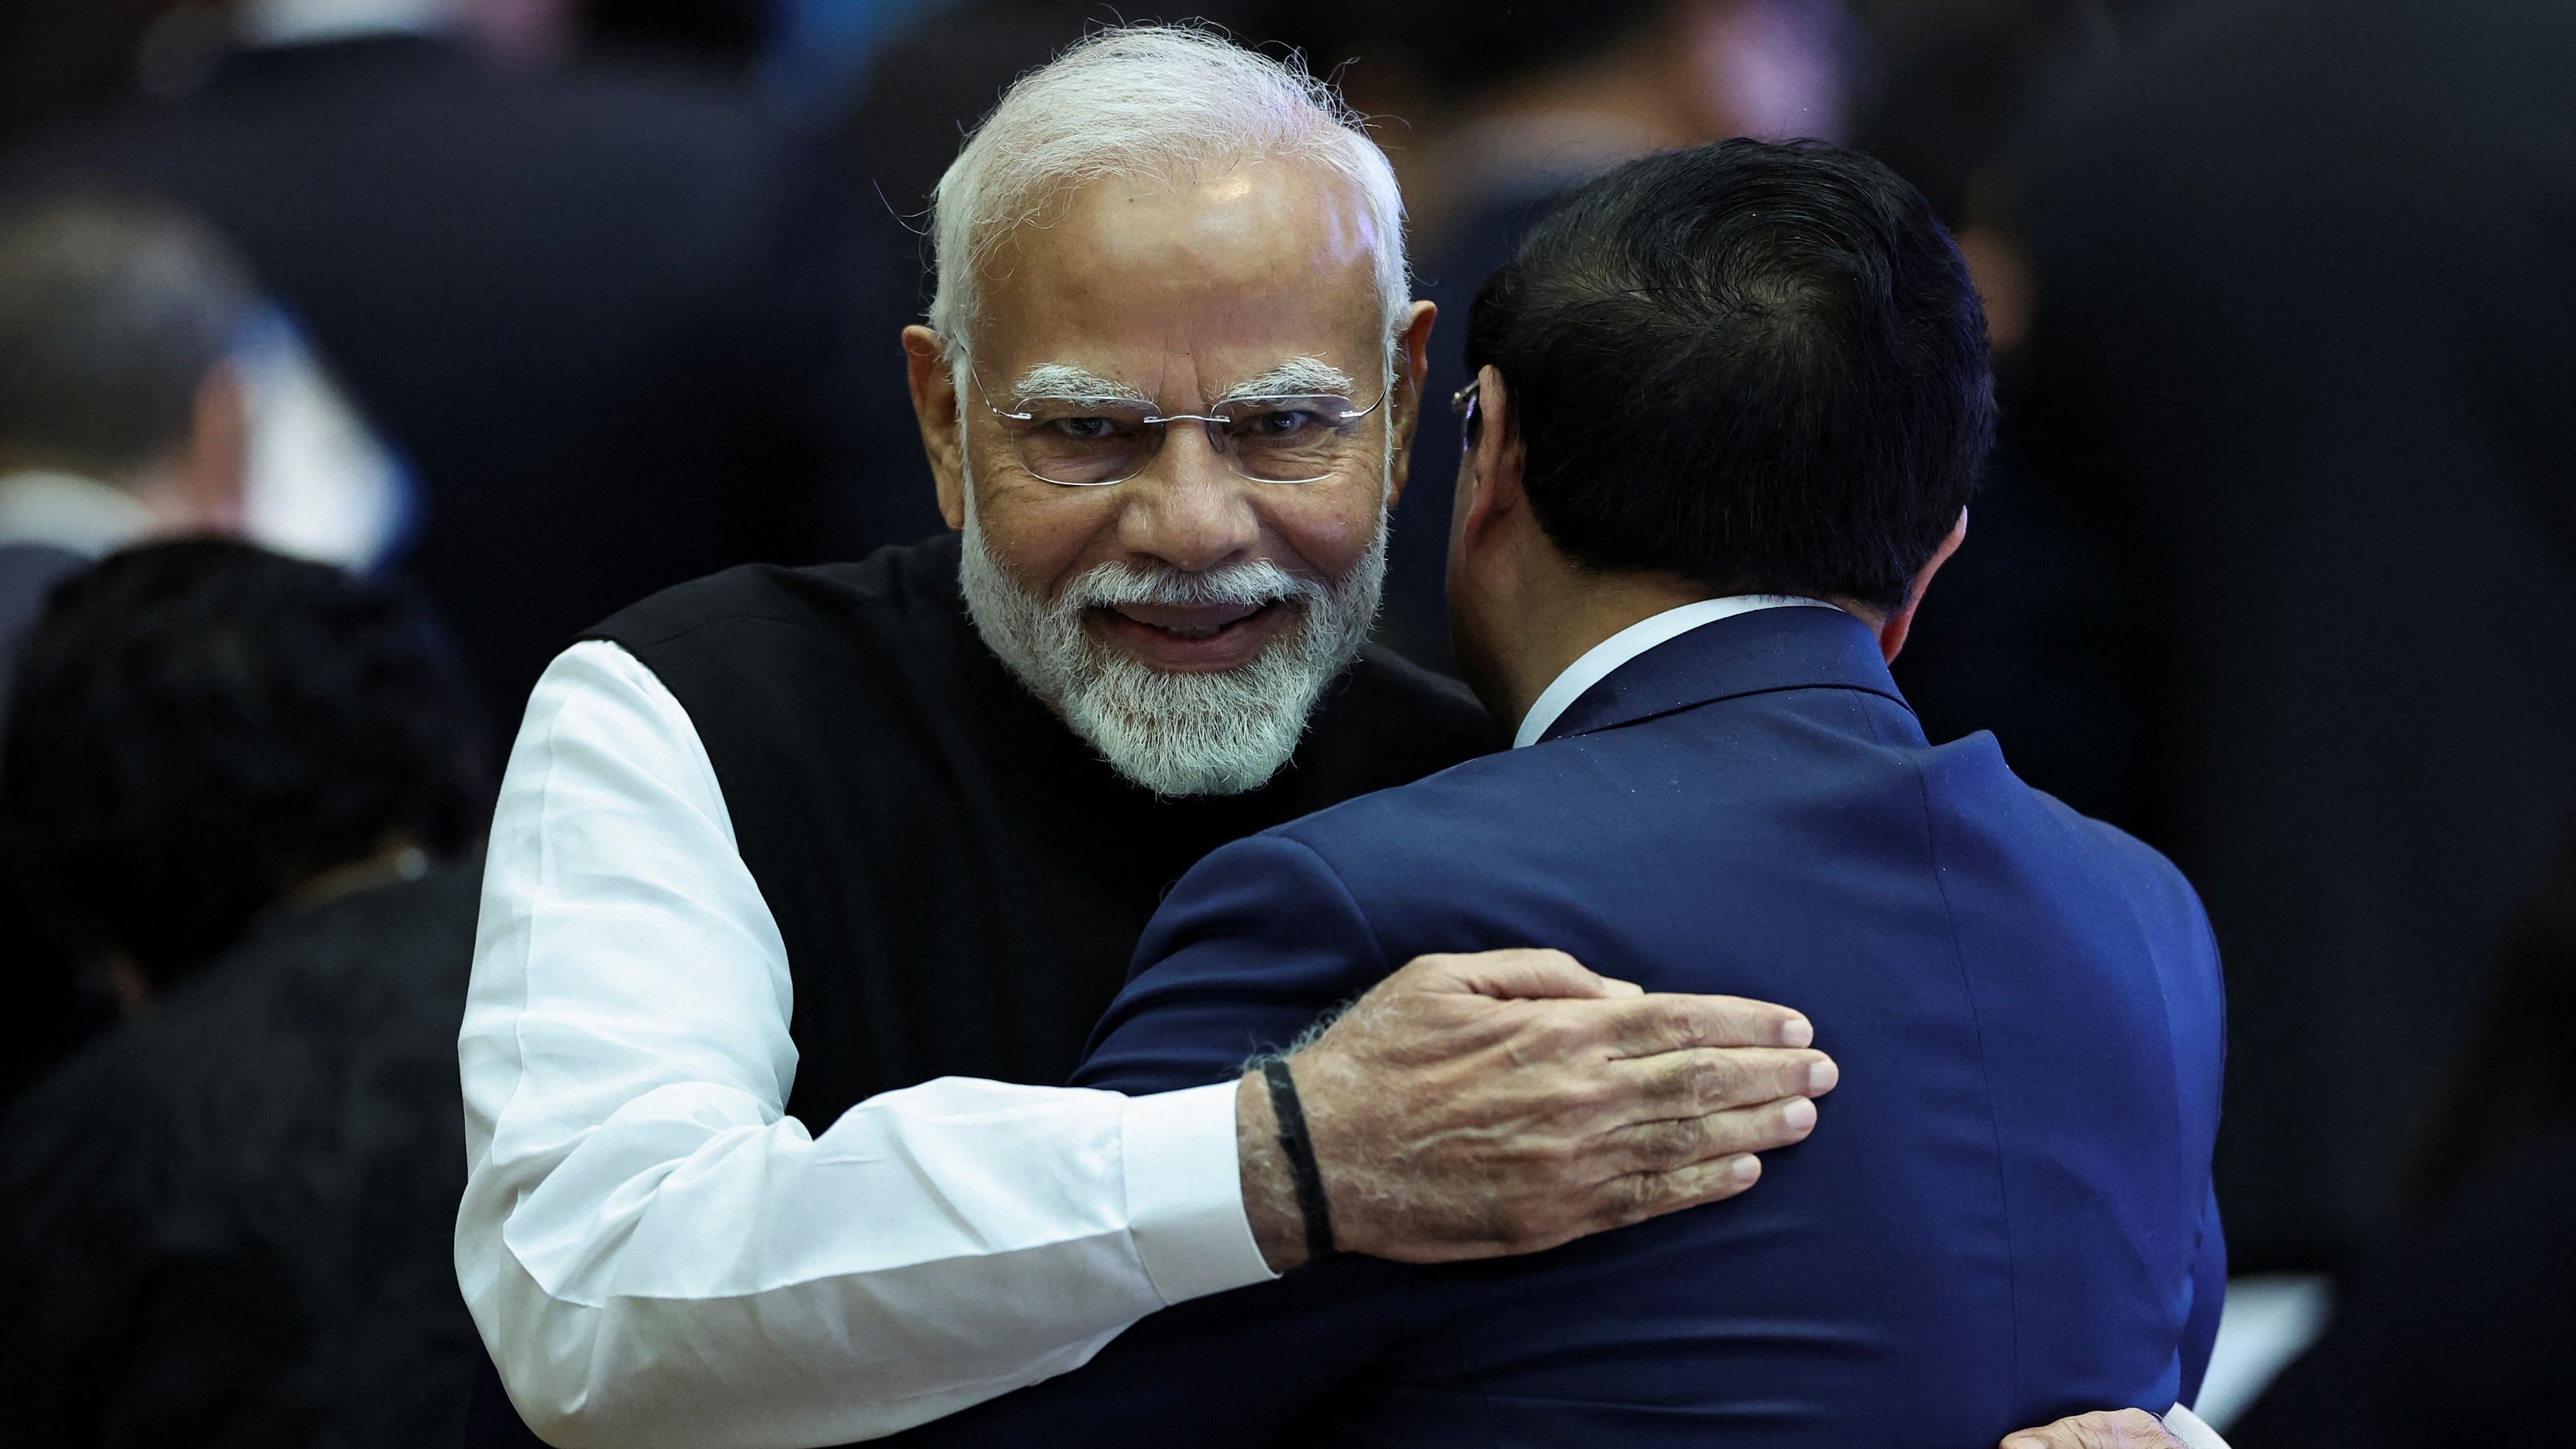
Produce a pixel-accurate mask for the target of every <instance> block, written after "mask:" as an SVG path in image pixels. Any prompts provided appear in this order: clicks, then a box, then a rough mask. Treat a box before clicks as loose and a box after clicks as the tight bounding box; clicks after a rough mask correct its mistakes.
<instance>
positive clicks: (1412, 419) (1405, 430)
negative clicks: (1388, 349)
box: [1386, 302, 1448, 508]
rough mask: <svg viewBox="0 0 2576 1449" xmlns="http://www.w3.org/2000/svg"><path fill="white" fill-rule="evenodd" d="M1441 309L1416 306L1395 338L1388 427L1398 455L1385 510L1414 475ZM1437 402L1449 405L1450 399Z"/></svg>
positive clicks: (1392, 464)
mask: <svg viewBox="0 0 2576 1449" xmlns="http://www.w3.org/2000/svg"><path fill="white" fill-rule="evenodd" d="M1439 311H1440V309H1439V308H1437V307H1435V306H1433V305H1432V304H1430V303H1429V302H1416V303H1414V304H1413V306H1412V307H1411V309H1410V310H1408V311H1407V312H1406V313H1405V319H1404V326H1403V328H1402V329H1401V330H1399V331H1398V332H1397V333H1396V334H1395V339H1394V342H1393V344H1392V345H1393V346H1394V348H1395V384H1394V391H1393V392H1391V393H1390V394H1388V396H1387V400H1386V405H1387V412H1386V425H1387V427H1388V428H1389V429H1390V430H1392V432H1393V433H1394V446H1395V451H1394V453H1393V454H1392V456H1390V458H1389V459H1388V462H1387V470H1386V506H1387V507H1389V508H1393V507H1394V506H1395V500H1397V499H1398V498H1401V497H1403V496H1404V484H1405V480H1406V479H1408V478H1410V477H1411V476H1412V475H1413V466H1412V465H1413V435H1414V433H1415V432H1416V431H1417V430H1419V429H1420V427H1421V426H1422V407H1423V398H1422V379H1423V377H1424V375H1425V374H1426V373H1428V372H1429V371H1430V367H1431V363H1430V357H1431V323H1432V319H1433V318H1434V317H1436V316H1438V315H1439ZM1435 401H1437V402H1440V403H1446V402H1447V401H1448V399H1446V398H1440V399H1436V400H1435Z"/></svg>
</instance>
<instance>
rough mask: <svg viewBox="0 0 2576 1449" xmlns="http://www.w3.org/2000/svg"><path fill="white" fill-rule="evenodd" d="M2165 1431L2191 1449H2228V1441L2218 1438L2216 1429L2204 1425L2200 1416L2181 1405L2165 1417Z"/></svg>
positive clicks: (2175, 1406) (2174, 1407) (2176, 1406)
mask: <svg viewBox="0 0 2576 1449" xmlns="http://www.w3.org/2000/svg"><path fill="white" fill-rule="evenodd" d="M2165 1429H2166V1431H2167V1432H2169V1433H2171V1434H2172V1435H2173V1436H2174V1437H2175V1438H2177V1439H2180V1440H2181V1441H2182V1442H2183V1443H2185V1444H2188V1445H2190V1446H2191V1449H2227V1441H2226V1440H2224V1439H2221V1438H2219V1437H2218V1431H2217V1430H2216V1429H2213V1428H2211V1427H2209V1425H2207V1424H2206V1423H2203V1422H2202V1421H2201V1417H2200V1416H2199V1415H2198V1414H2195V1413H2193V1412H2192V1411H2191V1410H2189V1409H2186V1408H2184V1407H2183V1406H2182V1405H2180V1404H2176V1405H2174V1406H2173V1412H2172V1413H2169V1414H2167V1415H2165Z"/></svg>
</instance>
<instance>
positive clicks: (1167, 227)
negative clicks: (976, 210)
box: [973, 164, 1386, 391]
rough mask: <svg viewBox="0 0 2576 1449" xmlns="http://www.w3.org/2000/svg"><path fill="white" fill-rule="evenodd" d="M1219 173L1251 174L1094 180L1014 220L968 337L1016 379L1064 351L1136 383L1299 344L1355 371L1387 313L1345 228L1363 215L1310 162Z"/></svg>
mask: <svg viewBox="0 0 2576 1449" xmlns="http://www.w3.org/2000/svg"><path fill="white" fill-rule="evenodd" d="M1227 179H1230V180H1231V181H1233V182H1235V183H1244V182H1247V181H1254V182H1258V183H1259V184H1254V185H1243V184H1237V185H1232V186H1228V185H1222V184H1193V185H1173V186H1154V185H1149V184H1141V183H1130V182H1120V181H1115V180H1111V181H1102V182H1098V183H1095V184H1093V185H1091V186H1088V187H1085V188H1082V189H1081V190H1080V191H1079V192H1078V193H1077V194H1076V195H1075V196H1074V197H1073V198H1072V199H1071V200H1068V201H1066V202H1063V203H1060V204H1059V205H1058V206H1056V207H1051V208H1049V209H1047V211H1046V212H1045V213H1044V214H1042V215H1041V216H1039V217H1038V218H1036V219H1033V220H1032V221H1031V222H1029V223H1027V224H1025V225H1023V226H1021V227H1019V228H1018V229H1017V230H1016V231H1015V232H1014V233H1013V234H1012V235H1011V236H1010V237H1009V238H1007V239H1006V240H1005V242H1004V243H1003V244H1002V245H1001V246H999V247H997V248H996V250H995V251H994V253H993V255H992V258H991V262H990V266H989V269H988V270H987V272H986V274H985V287H984V290H983V295H982V298H981V307H980V309H979V310H980V312H981V314H982V315H981V318H980V319H979V320H978V321H977V322H976V323H975V324H974V333H975V336H974V339H973V346H974V349H975V350H976V351H977V352H978V353H979V354H982V355H984V356H987V357H990V358H992V359H993V360H994V362H995V363H996V364H997V366H998V367H1000V368H1002V369H1004V370H1006V371H1008V372H1009V373H1010V374H1011V375H1012V376H1014V377H1016V376H1017V375H1018V374H1019V373H1020V372H1023V371H1026V370H1028V369H1031V368H1035V367H1038V366H1043V365H1050V364H1052V365H1062V366H1068V367H1077V368H1082V369H1084V370H1087V371H1089V372H1091V373H1093V374H1095V375H1097V376H1100V377H1105V378H1114V379H1117V380H1119V381H1121V382H1124V383H1128V384H1131V385H1134V386H1136V387H1139V388H1143V389H1145V390H1147V391H1154V390H1157V389H1159V388H1160V387H1162V386H1164V385H1165V384H1166V383H1167V381H1169V380H1173V379H1178V380H1181V381H1183V382H1185V383H1186V382H1188V381H1190V380H1191V378H1192V377H1193V376H1195V377H1196V379H1197V380H1198V381H1199V382H1201V383H1204V384H1207V385H1213V386H1218V387H1224V386H1231V385H1232V384H1233V383H1235V382H1236V381H1238V380H1240V379H1243V378H1246V377H1251V376H1254V375H1257V374H1259V373H1261V372H1263V371H1265V370H1267V369H1269V368H1272V367H1274V366H1277V365H1279V364H1280V363H1282V362H1283V361H1285V360H1287V359H1290V358H1297V357H1315V358H1322V359H1325V360H1327V361H1328V362H1330V363H1332V364H1334V365H1335V366H1338V367H1340V368H1342V369H1344V370H1350V371H1363V372H1364V371H1366V370H1367V369H1368V359H1369V357H1370V356H1371V354H1372V353H1373V352H1375V351H1376V350H1378V349H1380V348H1382V347H1383V346H1384V339H1383V338H1382V337H1381V336H1380V335H1379V334H1380V333H1381V332H1382V331H1383V329H1384V327H1385V323H1386V318H1385V314H1384V301H1383V298H1381V297H1380V295H1379V292H1378V279H1377V270H1376V263H1375V251H1374V247H1373V245H1372V244H1370V241H1369V240H1368V239H1366V238H1362V237H1355V236H1354V235H1353V234H1352V230H1351V228H1352V226H1353V225H1357V226H1359V227H1362V228H1365V226H1366V224H1367V223H1366V219H1365V216H1364V215H1363V216H1360V217H1357V218H1353V217H1351V216H1348V215H1346V214H1345V213H1347V212H1349V211H1350V210H1351V207H1349V206H1345V205H1343V204H1341V201H1342V200H1343V198H1340V197H1339V194H1338V189H1337V188H1336V187H1334V186H1329V185H1325V184H1324V183H1323V182H1321V181H1318V180H1316V179H1315V178H1313V177H1312V176H1311V175H1310V174H1309V173H1308V168H1304V167H1298V166H1290V165H1285V164H1279V165H1261V166H1255V167H1250V168H1248V169H1247V171H1246V172H1245V173H1241V174H1237V175H1235V176H1233V177H1231V178H1219V180H1227ZM1349 200H1351V201H1353V202H1354V204H1355V202H1356V198H1349ZM1282 203H1301V204H1282ZM987 380H988V381H996V380H998V379H993V378H989V377H988V379H987Z"/></svg>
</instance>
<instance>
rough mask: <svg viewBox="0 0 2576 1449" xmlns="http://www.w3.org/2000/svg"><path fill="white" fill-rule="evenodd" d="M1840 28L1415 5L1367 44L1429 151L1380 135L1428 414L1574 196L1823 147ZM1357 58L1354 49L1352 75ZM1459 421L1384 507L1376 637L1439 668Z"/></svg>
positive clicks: (1633, 7)
mask: <svg viewBox="0 0 2576 1449" xmlns="http://www.w3.org/2000/svg"><path fill="white" fill-rule="evenodd" d="M1849 27H1850V19H1849V17H1848V16H1847V15H1846V14H1845V13H1844V11H1843V9H1842V7H1841V5H1840V4H1839V3H1837V0H1612V3H1596V4H1586V5H1563V4H1555V3H1541V0H1519V3H1512V4H1505V5H1500V6H1496V5H1490V4H1476V3H1459V0H1452V3H1426V4H1414V5H1407V6H1401V7H1397V8H1395V9H1394V10H1392V11H1391V12H1388V14H1387V15H1386V17H1385V18H1384V19H1383V20H1381V21H1380V22H1379V24H1378V26H1376V27H1374V29H1375V33H1376V34H1377V35H1379V36H1382V37H1383V38H1384V40H1385V42H1386V43H1387V44H1388V46H1389V47H1390V48H1391V49H1392V50H1393V51H1394V52H1395V53H1396V54H1397V55H1400V56H1403V57H1406V58H1408V59H1409V60H1410V61H1411V62H1412V63H1413V64H1415V65H1417V66H1418V67H1419V68H1420V69H1421V71H1422V73H1423V75H1424V79H1425V83H1426V85H1427V90H1428V94H1429V96H1430V97H1431V98H1433V100H1432V104H1433V105H1434V106H1435V107H1436V108H1437V109H1436V119H1432V120H1430V122H1429V125H1428V126H1427V127H1426V129H1427V130H1429V131H1431V132H1432V135H1433V139H1428V140H1426V139H1424V138H1423V137H1421V136H1419V135H1408V134H1407V133H1405V132H1404V131H1402V130H1400V129H1399V130H1397V131H1396V132H1395V133H1394V140H1395V142H1396V144H1394V145H1393V149H1394V151H1395V152H1396V154H1398V155H1407V154H1408V153H1410V156H1409V160H1408V164H1407V165H1406V166H1405V168H1404V171H1403V175H1404V179H1405V185H1406V189H1407V195H1408V197H1409V199H1410V201H1411V203H1412V207H1413V211H1414V214H1415V216H1416V217H1417V218H1418V222H1417V224H1418V226H1419V228H1420V231H1421V233H1422V237H1423V240H1422V242H1421V244H1420V248H1419V250H1420V261H1419V262H1418V263H1417V268H1416V269H1417V271H1418V272H1419V274H1420V286H1419V288H1418V291H1419V293H1420V295H1421V296H1422V297H1423V298H1424V300H1426V301H1429V302H1432V303H1434V304H1436V305H1437V306H1438V307H1439V309H1440V315H1441V316H1442V317H1443V318H1444V319H1447V320H1446V321H1445V322H1444V323H1443V324H1442V325H1441V328H1440V330H1439V331H1438V332H1437V333H1435V335H1434V336H1433V339H1432V345H1431V352H1430V357H1431V371H1430V374H1429V376H1428V377H1427V378H1426V379H1425V381H1424V384H1423V386H1424V388H1425V394H1424V395H1425V396H1428V397H1434V398H1446V397H1448V396H1449V395H1450V394H1451V393H1452V392H1454V391H1455V390H1457V389H1458V388H1460V387H1463V386H1465V385H1466V383H1467V380H1468V378H1467V372H1466V368H1465V364H1464V363H1463V362H1462V361H1461V360H1460V358H1461V355H1462V354H1461V352H1460V333H1459V331H1458V324H1459V323H1460V322H1461V321H1463V319H1464V318H1465V317H1466V315H1467V304H1468V302H1469V301H1470V300H1472V299H1473V298H1474V297H1475V295H1476V289H1477V288H1478V287H1479V286H1482V285H1483V284H1484V281H1485V278H1486V277H1488V276H1490V275H1492V273H1493V272H1494V271H1495V270H1496V269H1497V268H1499V267H1500V266H1502V264H1503V263H1504V262H1505V261H1507V260H1509V259H1510V257H1511V254H1512V249H1513V248H1514V247H1515V246H1516V245H1517V244H1518V243H1519V241H1520V238H1521V235H1522V233H1523V232H1525V231H1527V230H1528V228H1529V226H1530V225H1531V223H1533V222H1535V221H1536V220H1537V219H1538V217H1539V216H1540V215H1542V214H1543V213H1544V212H1545V211H1546V210H1547V209H1548V207H1549V206H1550V205H1551V204H1553V203H1554V202H1555V201H1556V200H1558V199H1559V198H1560V197H1562V196H1563V195H1564V194H1565V193H1566V192H1568V191H1570V190H1572V189H1573V188H1574V187H1576V186H1578V185H1580V184H1581V183H1583V182H1585V181H1587V180H1589V179H1591V178H1592V177H1593V176H1595V175H1597V174H1599V173H1601V172H1603V171H1606V170H1608V169H1609V168H1610V167H1612V166H1614V165H1616V164H1618V163H1620V162H1622V161H1626V160H1629V159H1630V158H1632V157H1637V156H1643V155H1646V154H1648V153H1649V152H1654V151H1662V150H1669V149H1672V148H1675V147H1682V146H1692V145H1697V144H1700V143H1702V142H1705V141H1712V140H1716V139H1719V138H1721V137H1726V136H1762V137H1770V138H1775V139H1776V138H1788V137H1810V138H1815V139H1819V140H1834V139H1838V138H1839V137H1840V136H1841V134H1842V132H1843V129H1844V117H1843V111H1844V90H1845V84H1846V82H1845V74H1844V68H1845V50H1846V47H1847V46H1848V45H1849V43H1850V41H1851V39H1852V35H1851V33H1850V29H1849ZM1371 44H1372V42H1371V41H1370V40H1368V39H1365V38H1364V39H1362V40H1359V41H1356V42H1354V49H1355V51H1357V52H1358V53H1359V54H1360V56H1361V57H1362V59H1361V61H1360V64H1361V65H1362V66H1365V65H1366V64H1367V52H1368V51H1369V49H1370V48H1371ZM1458 446H1459V429H1458V422H1457V419H1456V418H1455V417H1454V416H1452V415H1451V413H1450V412H1449V411H1448V410H1447V409H1445V408H1434V409H1431V410H1430V412H1429V413H1427V414H1426V415H1425V416H1424V418H1423V420H1422V427H1421V429H1420V430H1419V432H1418V433H1417V434H1416V436H1415V439H1414V444H1413V478H1414V485H1413V486H1412V487H1411V488H1410V489H1408V490H1407V492H1406V493H1405V496H1404V498H1403V500H1402V501H1401V502H1400V503H1399V504H1398V505H1397V508H1396V513H1395V518H1394V532H1393V537H1392V540H1391V543H1390V548H1389V560H1390V567H1389V571H1388V587H1387V600H1386V614H1385V617H1384V619H1383V620H1382V621H1381V622H1380V626H1379V627H1380V637H1382V638H1384V639H1385V640H1386V641H1387V642H1388V643H1390V644H1392V645H1393V646H1395V647H1396V648H1397V649H1399V650H1401V651H1402V652H1403V653H1404V654H1405V656H1406V657H1408V658H1411V659H1414V660H1417V661H1420V662H1421V663H1424V664H1427V665H1430V666H1432V667H1435V668H1447V667H1449V665H1450V641H1449V624H1448V606H1447V603H1446V601H1445V600H1444V599H1443V598H1442V597H1441V579H1442V577H1443V573H1444V569H1445V557H1444V555H1445V552H1446V548H1447V542H1448V537H1449V503H1450V491H1451V483H1452V481H1453V479H1454V477H1455V475H1456V473H1457V469H1458Z"/></svg>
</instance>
